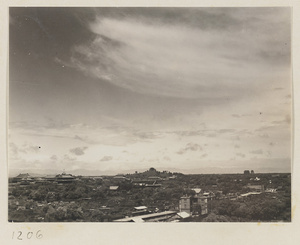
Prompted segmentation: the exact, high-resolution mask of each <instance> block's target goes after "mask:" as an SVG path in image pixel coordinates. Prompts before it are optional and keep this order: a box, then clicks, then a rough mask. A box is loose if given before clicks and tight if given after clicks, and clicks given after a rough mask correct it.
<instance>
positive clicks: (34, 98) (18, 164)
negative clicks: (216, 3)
mask: <svg viewBox="0 0 300 245" xmlns="http://www.w3.org/2000/svg"><path fill="white" fill-rule="evenodd" d="M9 28H10V29H9V30H10V35H9V45H10V48H9V59H10V61H9V168H10V170H11V171H12V170H15V171H19V172H22V171H23V172H24V171H27V170H30V171H35V172H41V171H43V170H45V171H46V170H53V171H56V172H61V171H62V170H63V169H65V170H66V171H67V172H75V171H77V172H76V173H80V172H82V173H85V171H91V172H89V173H92V172H94V173H99V172H106V173H121V172H133V171H135V170H140V169H149V168H150V167H155V168H157V169H158V170H178V171H181V172H184V173H235V172H242V171H243V170H244V169H253V170H254V171H255V172H290V171H291V87H292V86H291V84H292V82H291V80H292V76H291V9H290V8H31V7H30V8H22V7H21V8H10V26H9Z"/></svg>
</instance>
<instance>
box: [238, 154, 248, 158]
mask: <svg viewBox="0 0 300 245" xmlns="http://www.w3.org/2000/svg"><path fill="white" fill-rule="evenodd" d="M236 155H237V156H238V157H242V158H245V157H246V155H245V154H243V153H236Z"/></svg>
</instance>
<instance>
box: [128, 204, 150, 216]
mask: <svg viewBox="0 0 300 245" xmlns="http://www.w3.org/2000/svg"><path fill="white" fill-rule="evenodd" d="M148 213H149V211H148V207H146V206H139V207H134V211H133V212H132V216H138V215H143V214H148Z"/></svg>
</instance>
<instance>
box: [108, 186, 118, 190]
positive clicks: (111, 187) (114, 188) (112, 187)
mask: <svg viewBox="0 0 300 245" xmlns="http://www.w3.org/2000/svg"><path fill="white" fill-rule="evenodd" d="M118 189H119V186H117V185H111V186H110V187H109V190H110V191H117V190H118Z"/></svg>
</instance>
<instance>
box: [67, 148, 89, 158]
mask: <svg viewBox="0 0 300 245" xmlns="http://www.w3.org/2000/svg"><path fill="white" fill-rule="evenodd" d="M87 148H88V147H86V146H85V147H76V148H73V149H70V152H71V153H72V154H74V155H77V156H81V155H83V154H84V151H85V150H86V149H87Z"/></svg>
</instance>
